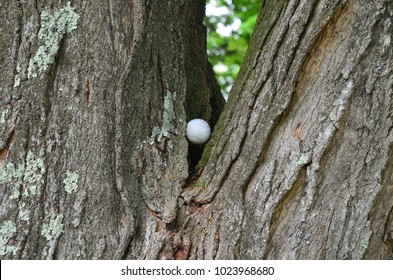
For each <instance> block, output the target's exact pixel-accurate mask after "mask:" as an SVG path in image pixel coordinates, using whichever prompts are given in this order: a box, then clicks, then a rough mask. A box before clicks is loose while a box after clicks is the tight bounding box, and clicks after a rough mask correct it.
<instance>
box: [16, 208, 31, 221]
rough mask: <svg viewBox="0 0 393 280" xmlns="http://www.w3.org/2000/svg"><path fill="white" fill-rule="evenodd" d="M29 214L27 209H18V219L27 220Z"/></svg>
mask: <svg viewBox="0 0 393 280" xmlns="http://www.w3.org/2000/svg"><path fill="white" fill-rule="evenodd" d="M29 214H30V212H29V210H27V209H24V208H21V209H20V210H19V214H18V219H19V220H22V221H25V222H27V221H29V219H30V217H29Z"/></svg>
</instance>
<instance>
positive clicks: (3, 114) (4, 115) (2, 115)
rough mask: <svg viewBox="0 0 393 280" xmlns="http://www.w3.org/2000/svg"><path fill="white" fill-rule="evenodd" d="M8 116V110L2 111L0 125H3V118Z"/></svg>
mask: <svg viewBox="0 0 393 280" xmlns="http://www.w3.org/2000/svg"><path fill="white" fill-rule="evenodd" d="M7 114H8V109H5V110H4V111H2V112H1V117H0V123H1V124H3V123H5V118H6V116H7Z"/></svg>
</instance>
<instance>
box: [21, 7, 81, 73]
mask: <svg viewBox="0 0 393 280" xmlns="http://www.w3.org/2000/svg"><path fill="white" fill-rule="evenodd" d="M78 18H79V15H78V14H77V13H76V12H75V8H73V7H71V3H70V2H68V3H67V5H66V6H65V7H63V8H62V9H60V10H59V11H58V12H56V13H55V14H54V15H50V14H49V13H48V12H47V11H43V12H42V13H41V28H40V31H39V32H38V39H39V40H40V41H41V42H42V45H40V46H39V47H38V50H37V52H36V54H35V55H34V56H33V58H31V59H30V62H29V68H28V78H31V77H33V78H34V77H37V75H38V74H39V73H40V72H43V71H46V70H47V69H48V68H49V65H50V64H52V63H53V62H54V60H55V56H56V54H57V52H58V50H59V43H60V41H61V39H62V38H63V36H64V34H66V33H69V32H71V31H72V30H74V29H76V27H77V23H78Z"/></svg>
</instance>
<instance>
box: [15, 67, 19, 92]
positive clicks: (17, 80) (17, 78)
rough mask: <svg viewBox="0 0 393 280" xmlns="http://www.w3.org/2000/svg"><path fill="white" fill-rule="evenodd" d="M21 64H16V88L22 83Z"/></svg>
mask: <svg viewBox="0 0 393 280" xmlns="http://www.w3.org/2000/svg"><path fill="white" fill-rule="evenodd" d="M19 73H20V66H19V64H18V65H17V66H16V75H15V79H14V88H16V87H18V86H19V85H20V75H19Z"/></svg>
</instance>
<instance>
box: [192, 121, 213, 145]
mask: <svg viewBox="0 0 393 280" xmlns="http://www.w3.org/2000/svg"><path fill="white" fill-rule="evenodd" d="M210 132H211V131H210V126H209V124H208V123H207V122H205V121H204V120H202V119H193V120H191V121H189V122H188V124H187V139H188V141H190V142H191V143H193V144H205V143H206V141H207V140H209V137H210Z"/></svg>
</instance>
